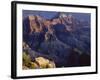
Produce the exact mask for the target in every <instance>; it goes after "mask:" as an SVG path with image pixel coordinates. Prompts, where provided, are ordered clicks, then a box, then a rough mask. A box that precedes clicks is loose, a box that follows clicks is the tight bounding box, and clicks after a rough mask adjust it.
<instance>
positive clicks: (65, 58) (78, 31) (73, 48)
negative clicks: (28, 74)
mask: <svg viewBox="0 0 100 80" xmlns="http://www.w3.org/2000/svg"><path fill="white" fill-rule="evenodd" d="M86 26H87V27H86ZM23 41H24V42H25V43H26V44H27V45H28V46H29V48H30V49H31V50H28V51H29V52H28V53H29V55H30V56H31V60H35V59H36V58H37V57H43V58H46V59H49V60H51V61H53V62H54V63H55V65H56V67H67V66H81V65H89V63H90V62H89V60H88V59H87V61H88V63H87V64H85V62H84V63H83V64H82V63H81V61H82V60H81V58H80V57H81V56H82V55H83V54H84V56H90V55H91V54H90V53H91V52H90V46H91V45H90V25H89V24H88V22H81V21H80V20H77V19H76V18H75V17H74V16H72V15H65V14H59V15H58V16H57V17H56V18H53V19H45V18H43V17H41V16H38V15H35V16H28V17H27V18H25V19H24V20H23ZM34 51H35V52H34ZM34 54H35V55H34ZM82 58H83V57H82ZM88 58H89V57H88ZM73 60H74V62H73Z"/></svg>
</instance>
